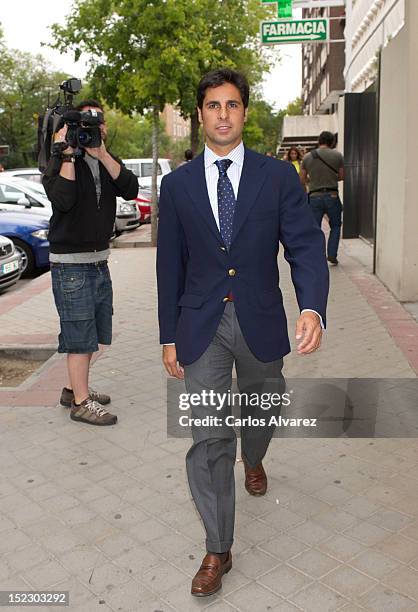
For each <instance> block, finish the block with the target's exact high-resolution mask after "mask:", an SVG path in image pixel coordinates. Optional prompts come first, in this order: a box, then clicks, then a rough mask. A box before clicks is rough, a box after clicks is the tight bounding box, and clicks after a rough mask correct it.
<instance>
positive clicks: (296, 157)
mask: <svg viewBox="0 0 418 612" xmlns="http://www.w3.org/2000/svg"><path fill="white" fill-rule="evenodd" d="M284 159H285V161H287V162H289V163H291V164H293V166H294V167H295V170H296V172H297V173H298V174H299V173H300V164H301V162H302V154H301V152H300V150H299V149H298V148H297V147H290V149H289V150H288V152H287V153H286V156H285V157H284Z"/></svg>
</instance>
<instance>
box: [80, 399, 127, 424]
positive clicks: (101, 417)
mask: <svg viewBox="0 0 418 612" xmlns="http://www.w3.org/2000/svg"><path fill="white" fill-rule="evenodd" d="M70 418H71V419H72V420H73V421H81V422H82V423H89V425H115V424H116V423H117V420H118V417H117V416H116V415H115V414H110V412H107V410H105V409H104V408H102V407H101V405H100V404H99V403H98V402H96V401H95V400H94V399H92V398H91V397H88V398H87V399H85V400H84V402H81V404H78V405H77V404H75V403H74V402H73V403H72V405H71V412H70Z"/></svg>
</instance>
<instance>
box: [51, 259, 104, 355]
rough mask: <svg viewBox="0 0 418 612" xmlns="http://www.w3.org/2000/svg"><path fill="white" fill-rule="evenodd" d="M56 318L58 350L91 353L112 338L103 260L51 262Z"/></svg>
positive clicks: (61, 351) (60, 351)
mask: <svg viewBox="0 0 418 612" xmlns="http://www.w3.org/2000/svg"><path fill="white" fill-rule="evenodd" d="M51 277H52V291H53V293H54V298H55V305H56V307H57V311H58V314H59V318H60V323H61V333H60V335H59V346H58V352H59V353H94V352H95V351H98V350H99V346H98V345H99V344H111V342H112V314H113V306H112V303H113V292H112V281H111V279H110V273H109V268H108V265H107V261H100V262H98V263H88V264H61V263H51Z"/></svg>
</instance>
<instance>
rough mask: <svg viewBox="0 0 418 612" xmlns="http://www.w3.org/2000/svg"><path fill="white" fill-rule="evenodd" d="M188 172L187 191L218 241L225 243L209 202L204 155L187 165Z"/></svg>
mask: <svg viewBox="0 0 418 612" xmlns="http://www.w3.org/2000/svg"><path fill="white" fill-rule="evenodd" d="M186 172H187V173H188V181H187V182H186V189H187V191H188V192H189V194H190V196H191V198H192V200H193V201H194V203H195V204H196V210H197V211H198V212H199V213H200V214H201V215H202V217H203V219H204V221H205V222H206V223H207V225H208V227H209V228H210V229H211V231H212V232H213V233H214V234H215V236H216V237H217V239H218V240H220V241H221V242H223V241H222V237H221V234H220V232H219V229H218V226H217V225H216V221H215V217H214V216H213V211H212V206H211V204H210V200H209V194H208V189H207V185H206V176H205V164H204V155H203V153H201V154H200V155H198V156H197V157H196V158H195V159H194V160H193V161H191V162H189V163H188V164H187V167H186Z"/></svg>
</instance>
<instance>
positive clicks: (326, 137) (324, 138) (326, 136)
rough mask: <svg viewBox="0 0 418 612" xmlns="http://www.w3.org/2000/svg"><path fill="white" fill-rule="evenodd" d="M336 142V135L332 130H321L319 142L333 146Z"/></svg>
mask: <svg viewBox="0 0 418 612" xmlns="http://www.w3.org/2000/svg"><path fill="white" fill-rule="evenodd" d="M334 142H335V137H334V134H333V133H332V132H321V133H320V134H319V137H318V144H320V145H327V147H332V146H333V145H334Z"/></svg>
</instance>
